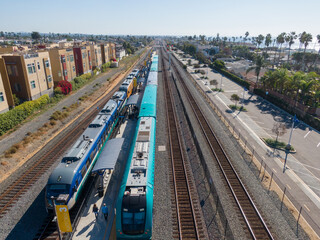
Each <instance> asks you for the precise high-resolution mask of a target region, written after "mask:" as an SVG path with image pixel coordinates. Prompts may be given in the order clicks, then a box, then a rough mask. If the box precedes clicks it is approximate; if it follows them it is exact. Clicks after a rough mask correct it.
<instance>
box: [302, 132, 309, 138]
mask: <svg viewBox="0 0 320 240" xmlns="http://www.w3.org/2000/svg"><path fill="white" fill-rule="evenodd" d="M310 132H311V131H309V132H307V134H306V135H304V137H303V138H306V137H307V136H308V135H309V133H310Z"/></svg>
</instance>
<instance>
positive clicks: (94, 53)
mask: <svg viewBox="0 0 320 240" xmlns="http://www.w3.org/2000/svg"><path fill="white" fill-rule="evenodd" d="M90 52H91V57H92V69H95V68H98V67H101V65H102V55H101V47H100V46H97V45H95V44H91V45H90Z"/></svg>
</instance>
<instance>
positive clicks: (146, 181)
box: [116, 85, 157, 239]
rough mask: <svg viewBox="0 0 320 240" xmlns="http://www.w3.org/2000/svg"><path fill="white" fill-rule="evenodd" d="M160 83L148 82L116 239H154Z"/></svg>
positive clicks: (121, 194) (120, 199) (118, 208)
mask: <svg viewBox="0 0 320 240" xmlns="http://www.w3.org/2000/svg"><path fill="white" fill-rule="evenodd" d="M156 103H157V85H147V86H146V88H145V92H144V95H143V99H142V102H141V107H140V112H139V117H138V123H137V128H136V132H135V136H134V139H133V143H132V146H131V149H130V153H129V158H128V161H127V165H126V169H125V172H124V175H123V179H122V182H121V187H120V190H119V195H118V199H117V205H116V231H117V239H151V237H152V214H153V211H152V209H153V185H154V154H155V135H156Z"/></svg>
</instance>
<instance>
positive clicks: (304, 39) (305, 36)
mask: <svg viewBox="0 0 320 240" xmlns="http://www.w3.org/2000/svg"><path fill="white" fill-rule="evenodd" d="M311 41H312V35H311V34H310V33H306V32H303V33H302V34H301V36H300V42H302V43H303V45H304V50H303V60H302V63H303V68H302V69H303V71H305V67H306V64H305V55H306V50H307V46H308V45H309V42H311Z"/></svg>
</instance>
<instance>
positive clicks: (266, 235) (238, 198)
mask: <svg viewBox="0 0 320 240" xmlns="http://www.w3.org/2000/svg"><path fill="white" fill-rule="evenodd" d="M171 62H172V67H173V70H174V72H175V73H176V76H177V79H178V80H179V82H180V83H181V85H182V86H183V91H184V92H185V95H186V97H187V99H188V101H189V103H190V105H191V108H192V110H193V112H194V114H195V116H196V118H197V120H198V123H199V125H200V127H201V129H202V132H203V134H204V136H205V138H206V141H207V143H208V145H209V147H210V149H211V151H212V154H213V156H214V158H215V159H216V161H217V163H218V165H219V168H220V170H221V173H222V175H223V176H224V178H225V180H226V183H227V185H228V187H229V189H230V191H231V194H232V196H233V198H234V199H235V202H236V204H237V206H238V208H239V210H240V212H241V215H242V217H243V220H244V222H245V225H246V228H247V232H248V234H249V235H250V237H252V238H253V239H273V236H272V234H271V232H270V230H269V229H268V227H267V224H266V223H265V221H264V220H263V218H262V216H261V214H260V213H259V211H258V209H257V207H256V206H255V204H254V202H253V200H252V199H251V197H250V195H249V193H248V191H247V190H246V188H245V186H244V184H243V183H242V181H241V179H240V177H239V176H238V174H237V172H236V170H235V169H234V167H233V165H232V163H231V161H230V160H229V158H228V156H227V155H226V153H225V151H224V150H223V147H222V145H221V144H220V142H219V140H218V139H217V137H216V135H215V133H214V131H213V130H212V128H211V126H210V124H209V123H208V121H207V119H206V117H205V116H204V114H203V112H202V111H201V109H200V107H199V105H198V104H197V102H196V101H195V99H194V98H193V96H192V94H191V92H190V91H189V89H188V87H187V85H186V83H185V82H184V80H183V77H182V76H181V74H180V72H179V70H178V68H177V67H176V66H175V64H174V63H173V61H171Z"/></svg>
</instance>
